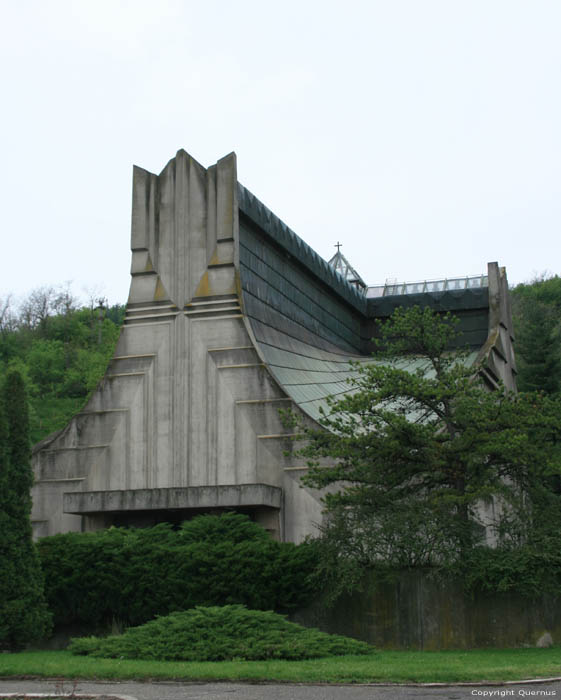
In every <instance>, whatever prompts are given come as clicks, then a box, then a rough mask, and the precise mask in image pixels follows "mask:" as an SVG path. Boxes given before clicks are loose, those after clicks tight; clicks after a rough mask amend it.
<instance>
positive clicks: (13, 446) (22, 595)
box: [0, 372, 51, 649]
mask: <svg viewBox="0 0 561 700" xmlns="http://www.w3.org/2000/svg"><path fill="white" fill-rule="evenodd" d="M1 398H2V400H1V401H0V648H1V647H4V648H5V647H8V648H10V649H18V648H21V647H23V646H25V644H26V643H28V642H30V641H32V640H34V639H41V638H42V637H44V636H45V635H46V634H47V633H48V631H49V629H50V617H51V616H50V613H49V612H48V610H47V606H46V603H45V599H44V596H43V576H42V573H41V568H40V563H39V559H38V556H37V552H36V551H35V548H34V546H33V543H32V541H31V522H30V514H31V493H30V491H31V486H32V483H33V475H32V472H31V466H30V449H29V422H28V415H27V399H26V396H25V388H24V383H23V380H22V378H21V376H20V375H19V374H18V373H17V372H9V373H8V375H7V377H6V379H5V382H4V386H3V392H2V397H1Z"/></svg>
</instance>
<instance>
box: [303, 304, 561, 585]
mask: <svg viewBox="0 0 561 700" xmlns="http://www.w3.org/2000/svg"><path fill="white" fill-rule="evenodd" d="M455 327H456V322H455V319H453V318H452V317H451V316H450V315H446V316H444V317H440V316H438V315H437V314H435V313H434V312H432V311H431V310H430V309H428V308H426V309H420V308H418V307H415V308H413V309H409V310H403V309H398V310H397V311H396V312H395V313H394V314H393V316H392V317H391V319H390V320H388V321H387V322H386V323H384V324H382V326H381V340H380V341H379V344H378V348H379V349H378V352H377V353H376V354H375V356H374V358H373V361H372V362H371V363H369V364H363V365H356V369H357V373H358V374H357V377H356V378H355V379H353V380H351V387H350V388H351V390H352V391H351V392H350V393H349V394H347V395H346V396H345V397H344V398H342V399H338V400H337V399H332V400H330V401H329V410H328V411H327V412H326V413H325V414H324V417H323V419H322V420H321V423H322V424H323V427H324V429H323V430H314V429H307V430H306V429H304V436H305V438H306V442H305V443H304V447H303V448H302V449H301V454H303V455H304V456H306V457H307V458H308V460H309V464H310V470H309V472H308V474H307V475H306V476H305V477H304V479H303V481H304V483H305V484H306V485H308V486H311V487H314V488H326V489H327V491H326V495H325V496H324V503H325V511H326V516H327V518H326V524H325V526H324V528H323V543H324V546H325V553H326V558H327V561H328V565H327V567H326V568H329V567H330V566H332V565H333V563H335V565H336V567H337V568H338V569H339V570H341V571H342V570H344V569H345V567H349V576H350V577H351V579H352V578H353V576H356V575H358V573H359V572H360V571H361V570H362V569H363V568H364V567H370V566H379V565H381V564H383V565H386V566H390V567H398V568H399V567H410V566H435V567H453V566H457V565H458V564H459V563H460V562H461V560H462V558H464V557H465V556H466V555H467V553H468V552H470V551H472V550H473V548H474V547H477V546H480V545H485V543H486V542H487V543H489V542H494V543H497V542H498V543H499V544H504V545H505V546H506V545H507V544H508V546H516V545H517V544H519V543H520V542H522V541H524V540H525V539H526V538H527V537H528V530H529V528H530V527H531V525H532V522H533V520H532V519H533V513H532V503H531V499H529V498H528V493H529V490H530V487H532V486H533V485H535V484H536V483H538V484H540V483H544V482H545V481H546V480H547V479H548V478H551V477H552V476H553V475H558V474H560V473H561V458H560V455H559V446H558V445H557V440H558V436H559V435H560V434H561V432H560V431H561V410H560V408H561V406H560V405H559V402H558V401H555V400H553V399H551V398H547V397H544V396H543V395H539V394H509V393H506V392H490V391H489V390H488V389H486V388H485V387H484V385H483V383H482V382H480V381H479V380H478V378H477V372H476V369H475V368H473V367H470V366H469V362H468V353H467V351H466V352H450V351H449V350H448V348H449V347H450V344H451V343H452V341H454V339H455V338H456V337H457V331H456V328H455ZM330 557H331V559H330ZM353 572H354V573H353Z"/></svg>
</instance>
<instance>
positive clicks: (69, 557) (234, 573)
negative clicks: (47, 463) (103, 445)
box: [38, 513, 316, 628]
mask: <svg viewBox="0 0 561 700" xmlns="http://www.w3.org/2000/svg"><path fill="white" fill-rule="evenodd" d="M38 550H39V554H40V557H41V564H42V567H43V571H44V574H45V584H46V585H45V594H46V598H47V601H48V604H49V606H50V608H51V610H52V612H53V614H54V622H55V625H58V626H60V625H69V624H81V625H85V626H87V627H90V628H95V627H104V626H107V625H109V624H111V623H112V621H114V620H116V621H118V622H120V623H122V624H123V625H124V626H130V625H138V624H141V623H143V622H146V621H147V620H149V619H151V618H153V617H155V616H156V615H166V614H168V613H170V612H173V611H176V610H187V609H189V608H192V607H194V606H196V605H207V606H208V605H211V606H212V605H228V604H233V603H239V604H243V605H247V606H248V607H249V608H253V609H260V610H278V611H280V612H289V611H291V610H294V609H296V608H298V607H300V606H302V605H305V604H306V603H307V602H308V601H309V600H310V599H311V597H312V595H313V593H314V591H315V588H316V581H315V573H314V572H315V567H316V555H315V549H314V547H313V546H312V545H309V544H303V545H298V546H297V545H294V544H290V543H280V542H275V541H274V540H271V539H270V537H269V536H268V534H267V533H266V532H265V530H263V528H261V527H260V526H259V525H256V524H255V523H252V522H251V521H250V520H249V518H247V517H246V516H244V515H240V514H236V513H229V514H226V515H223V516H211V515H205V516H199V517H197V518H194V519H193V520H191V521H188V522H186V523H184V525H183V526H182V527H181V528H179V529H178V530H174V529H173V528H172V526H171V525H167V524H161V525H157V526H156V527H153V528H146V529H125V528H110V529H109V530H104V531H99V532H93V533H67V534H62V535H54V536H52V537H46V538H44V539H42V540H40V541H39V543H38Z"/></svg>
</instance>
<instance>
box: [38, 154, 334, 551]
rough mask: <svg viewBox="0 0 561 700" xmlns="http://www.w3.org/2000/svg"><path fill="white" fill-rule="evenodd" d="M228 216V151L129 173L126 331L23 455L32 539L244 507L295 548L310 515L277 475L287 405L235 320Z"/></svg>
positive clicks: (284, 475)
mask: <svg viewBox="0 0 561 700" xmlns="http://www.w3.org/2000/svg"><path fill="white" fill-rule="evenodd" d="M238 214H239V212H238V205H237V174H236V158H235V155H234V154H231V155H229V156H227V157H226V158H223V159H222V160H220V161H219V162H218V163H217V164H216V165H214V166H212V167H210V168H208V169H205V168H203V167H202V166H201V165H199V164H198V163H197V162H196V161H195V160H194V159H193V158H191V157H190V156H189V155H188V154H187V153H185V151H179V152H178V153H177V155H176V157H175V158H174V159H172V160H171V161H170V162H169V163H168V164H167V166H166V167H165V168H164V170H163V171H162V173H161V174H160V175H154V174H152V173H149V172H147V171H145V170H143V169H141V168H136V167H135V169H134V178H133V207H132V233H131V249H132V264H131V288H130V294H129V299H128V303H127V310H126V318H125V324H124V326H123V329H122V332H121V335H120V338H119V341H118V344H117V348H116V351H115V354H114V356H113V358H112V360H111V363H110V365H109V367H108V369H107V371H106V374H105V376H104V378H103V380H102V382H101V383H100V385H99V386H98V388H97V390H96V391H95V392H94V394H93V396H92V398H91V399H90V401H89V402H88V404H87V405H86V406H85V407H84V409H83V410H82V411H80V412H79V413H78V414H77V415H76V416H75V417H74V418H73V419H72V420H71V421H70V423H69V424H68V425H67V426H66V427H65V428H64V429H63V430H62V431H60V432H59V433H58V434H55V435H54V436H50V437H49V438H47V439H46V440H44V441H43V442H42V443H40V444H39V445H37V446H36V447H35V449H34V456H33V464H34V471H35V485H34V487H33V513H32V521H33V526H34V531H35V536H42V535H50V534H54V533H57V532H65V531H69V530H83V529H86V530H87V529H95V528H99V527H107V526H109V525H111V524H114V523H115V524H119V525H125V524H137V525H144V524H153V523H154V522H157V520H158V519H160V520H161V519H165V518H166V511H167V512H169V513H172V512H173V513H174V514H175V517H176V518H177V517H179V516H180V515H181V513H183V515H184V516H185V517H190V516H191V515H193V514H195V512H200V511H201V510H204V509H205V508H208V509H214V510H215V509H220V508H243V509H244V512H246V513H248V514H250V515H252V516H253V517H254V518H255V520H256V521H257V522H260V523H261V524H263V526H264V527H266V529H268V530H269V531H270V532H271V534H272V535H273V536H274V537H277V538H281V539H289V540H293V541H298V540H301V539H302V538H303V537H305V536H306V535H307V534H309V533H311V532H313V531H314V530H315V526H314V523H317V522H320V521H321V518H322V516H321V503H320V502H319V498H318V497H317V495H316V494H314V493H313V492H311V491H309V490H303V489H299V488H294V487H293V485H292V484H293V479H294V477H295V475H294V474H293V473H292V472H291V471H290V470H287V467H291V468H294V467H297V466H298V464H299V463H298V461H297V460H294V459H287V457H286V456H285V454H284V450H285V448H286V447H289V446H290V441H289V439H288V438H287V432H288V431H287V429H286V428H285V427H284V426H283V424H282V422H281V420H280V418H279V408H281V407H284V408H288V407H289V406H290V405H291V401H290V399H289V398H288V397H287V396H286V394H285V393H284V391H283V390H282V389H281V388H280V387H279V386H278V384H277V383H276V382H275V381H274V379H273V378H272V376H271V374H270V373H269V371H268V370H267V368H266V367H265V366H264V365H263V362H262V361H261V359H260V358H259V355H258V353H257V352H256V350H255V347H254V345H253V343H252V340H251V338H250V336H249V335H248V332H247V329H246V325H245V323H244V318H243V313H242V309H241V304H240V297H239V279H238V270H237V259H238ZM287 482H288V486H287ZM142 513H144V515H142ZM303 513H306V517H303V516H302V514H303Z"/></svg>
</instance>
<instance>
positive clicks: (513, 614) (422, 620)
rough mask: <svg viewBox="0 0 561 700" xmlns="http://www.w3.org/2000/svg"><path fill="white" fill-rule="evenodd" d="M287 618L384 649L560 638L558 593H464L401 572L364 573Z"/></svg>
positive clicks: (490, 644)
mask: <svg viewBox="0 0 561 700" xmlns="http://www.w3.org/2000/svg"><path fill="white" fill-rule="evenodd" d="M292 619H293V620H294V621H296V622H300V623H301V624H305V625H307V626H312V627H319V628H320V629H322V630H324V631H326V632H331V633H337V634H344V635H348V636H351V637H355V638H357V639H363V640H365V641H367V642H369V643H371V644H374V645H375V646H377V647H379V648H386V649H419V650H436V649H469V648H474V647H523V646H532V647H533V646H536V645H538V646H539V645H542V644H544V643H547V639H548V638H547V636H544V635H547V634H549V635H551V638H552V641H553V643H554V644H559V643H560V642H561V599H559V598H554V597H552V596H543V597H541V598H540V599H537V600H529V599H528V598H524V597H522V596H520V595H516V594H513V593H503V594H497V595H477V596H474V597H469V596H466V595H464V593H463V591H462V588H461V585H460V584H456V585H454V584H439V583H438V582H436V581H434V580H433V579H431V578H430V577H429V576H427V575H426V574H422V573H405V574H403V575H402V576H401V578H400V580H399V581H398V582H396V583H395V584H381V585H376V584H375V582H374V581H373V579H372V578H367V579H365V581H364V584H363V591H362V592H360V593H355V594H353V595H347V596H343V597H342V598H341V599H339V601H338V602H337V603H336V605H335V606H334V607H333V608H331V609H325V608H324V607H323V606H322V604H321V602H316V603H314V604H313V605H312V606H310V607H309V608H307V609H306V610H302V611H299V612H298V613H297V614H295V615H294V616H293V617H292Z"/></svg>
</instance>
